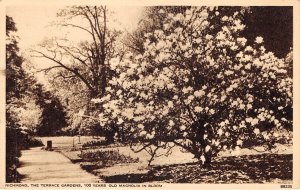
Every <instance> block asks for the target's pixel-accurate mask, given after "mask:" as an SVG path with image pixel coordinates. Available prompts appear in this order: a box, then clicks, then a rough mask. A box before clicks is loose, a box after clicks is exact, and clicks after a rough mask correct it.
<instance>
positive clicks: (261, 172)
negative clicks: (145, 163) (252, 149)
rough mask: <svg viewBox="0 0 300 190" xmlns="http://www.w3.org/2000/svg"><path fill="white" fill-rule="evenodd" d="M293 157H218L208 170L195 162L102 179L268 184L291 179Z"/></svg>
mask: <svg viewBox="0 0 300 190" xmlns="http://www.w3.org/2000/svg"><path fill="white" fill-rule="evenodd" d="M292 159H293V155H292V154H261V155H246V156H238V157H236V156H230V157H223V158H219V159H218V160H216V161H214V162H213V163H212V164H211V167H210V168H201V167H200V166H199V165H198V164H197V163H189V164H176V165H168V166H155V167H153V168H152V169H151V170H150V171H149V172H148V174H127V175H115V176H107V177H104V180H105V181H106V182H108V183H142V182H153V181H161V182H166V183H268V182H269V181H271V180H273V181H274V180H278V179H279V180H292V177H293V162H292Z"/></svg>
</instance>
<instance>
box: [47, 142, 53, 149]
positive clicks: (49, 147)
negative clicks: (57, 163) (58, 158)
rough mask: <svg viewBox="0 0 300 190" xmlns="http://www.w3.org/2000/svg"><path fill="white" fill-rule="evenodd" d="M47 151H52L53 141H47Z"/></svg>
mask: <svg viewBox="0 0 300 190" xmlns="http://www.w3.org/2000/svg"><path fill="white" fill-rule="evenodd" d="M46 150H52V141H47V147H46Z"/></svg>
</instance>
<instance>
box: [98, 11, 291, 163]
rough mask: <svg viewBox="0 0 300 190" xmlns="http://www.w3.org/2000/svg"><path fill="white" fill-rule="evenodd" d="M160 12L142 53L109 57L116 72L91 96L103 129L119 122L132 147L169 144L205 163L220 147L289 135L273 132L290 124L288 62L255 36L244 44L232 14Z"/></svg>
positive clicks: (236, 16) (262, 142)
mask: <svg viewBox="0 0 300 190" xmlns="http://www.w3.org/2000/svg"><path fill="white" fill-rule="evenodd" d="M159 14H162V15H164V16H163V17H162V18H163V20H162V23H163V29H162V30H155V31H154V32H153V33H148V34H146V35H145V37H144V47H145V51H144V53H142V54H139V55H137V56H133V55H132V54H127V55H126V56H124V57H123V58H122V60H117V59H115V60H112V61H111V69H113V70H115V71H116V72H117V73H118V77H114V78H112V79H111V80H110V81H109V84H110V86H109V87H107V88H106V95H105V96H104V97H103V98H101V99H94V102H95V103H97V104H101V105H102V109H101V110H100V114H99V121H100V125H101V126H102V127H104V128H105V127H111V126H119V129H121V130H122V131H123V133H119V136H120V137H121V138H122V137H124V139H127V140H130V141H131V142H132V141H134V142H140V143H141V144H142V146H141V147H139V149H135V150H136V151H141V150H147V151H148V152H149V153H150V154H151V155H155V154H156V152H157V150H158V149H159V148H167V149H169V148H171V147H172V146H173V145H176V146H180V147H182V148H183V149H184V150H186V151H188V152H190V153H192V154H194V155H195V157H196V158H197V159H199V160H200V161H201V162H202V163H205V164H209V163H210V162H211V159H212V157H213V156H216V155H217V154H218V153H219V152H220V151H221V150H225V149H238V148H240V147H253V146H254V145H258V144H260V145H267V147H269V148H271V147H272V145H273V144H274V143H275V142H277V140H279V139H288V138H290V137H289V136H287V135H286V136H284V135H285V134H286V133H280V131H282V130H291V129H292V78H291V76H289V75H288V73H287V71H288V69H290V68H291V65H290V64H291V62H290V63H289V64H287V63H285V61H284V59H279V58H277V57H275V56H274V54H273V53H272V52H267V51H266V50H265V48H264V46H263V43H264V42H263V38H262V37H257V38H256V40H255V42H253V43H252V45H248V44H250V43H247V39H245V38H243V37H242V36H241V35H240V33H241V31H243V29H244V28H245V25H243V24H242V22H241V20H240V19H239V18H240V14H241V13H240V12H239V11H237V12H235V13H233V14H232V15H221V14H220V13H219V12H218V10H217V8H213V7H192V8H190V9H187V10H186V11H185V13H184V14H181V13H179V14H176V15H174V14H172V13H167V12H165V11H164V10H161V11H159ZM211 18H214V22H210V21H211ZM216 20H217V22H216ZM216 29H217V30H216ZM246 44H247V45H246ZM152 158H153V156H152ZM152 158H151V160H150V161H152Z"/></svg>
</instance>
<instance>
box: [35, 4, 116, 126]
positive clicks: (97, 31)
mask: <svg viewBox="0 0 300 190" xmlns="http://www.w3.org/2000/svg"><path fill="white" fill-rule="evenodd" d="M109 14H110V13H109V11H108V10H107V8H106V7H105V6H72V7H68V8H66V9H63V10H61V11H59V12H58V14H57V16H58V17H59V18H61V20H60V21H58V24H57V25H58V26H60V27H62V28H72V29H75V30H76V31H77V32H79V33H80V32H82V35H83V36H84V38H83V39H82V40H79V42H72V41H71V40H68V39H66V38H65V39H57V38H56V39H50V40H46V41H45V42H44V43H42V44H41V48H40V49H39V50H37V49H35V50H33V56H35V57H41V58H45V59H47V60H50V61H51V62H53V63H55V65H54V66H52V67H49V68H46V69H43V71H45V72H49V71H51V70H55V72H52V74H53V75H54V77H55V78H57V79H58V78H59V79H61V80H64V81H65V82H64V83H74V84H76V86H84V88H83V89H85V90H86V92H83V91H82V90H81V91H82V94H81V95H80V96H82V95H87V97H88V99H89V100H90V99H91V98H95V97H102V96H103V94H104V93H105V88H106V87H107V81H108V80H110V79H111V77H112V75H113V74H114V72H113V71H111V70H109V68H110V67H109V65H110V62H111V59H112V58H114V57H116V55H117V53H118V52H117V51H116V47H117V38H118V37H119V35H120V32H119V31H117V30H114V29H110V25H109ZM55 75H56V76H55ZM74 88H76V87H74ZM72 93H77V94H78V91H77V90H76V89H74V91H72ZM68 101H70V103H72V102H73V101H74V97H71V98H68ZM76 101H77V100H76ZM83 102H85V101H84V100H83V101H82V103H83ZM89 103H90V101H87V105H85V106H83V108H84V114H81V115H95V114H97V112H96V111H95V110H96V109H97V108H95V107H93V106H91V105H90V104H89ZM80 104H81V103H80ZM79 111H81V110H76V111H75V110H74V111H73V113H72V114H71V115H72V117H71V118H74V120H76V119H78V118H77V117H81V116H80V115H79V114H78V113H79ZM91 122H92V121H91V120H90V119H89V118H86V117H83V118H82V120H81V122H80V123H81V124H80V127H81V128H87V127H89V126H91V125H93V123H91ZM94 123H95V122H94Z"/></svg>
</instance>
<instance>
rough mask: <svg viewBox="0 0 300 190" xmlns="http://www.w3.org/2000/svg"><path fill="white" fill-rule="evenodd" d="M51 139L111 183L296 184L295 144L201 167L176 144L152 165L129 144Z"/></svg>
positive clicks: (225, 156)
mask: <svg viewBox="0 0 300 190" xmlns="http://www.w3.org/2000/svg"><path fill="white" fill-rule="evenodd" d="M50 139H51V140H52V141H53V144H54V147H56V148H55V149H54V150H55V151H59V152H61V153H62V154H64V155H65V156H66V157H68V158H69V159H70V160H71V161H73V162H74V163H77V164H80V166H81V167H82V168H83V169H85V170H86V171H88V172H90V173H92V174H94V175H96V176H99V177H100V178H102V179H103V180H104V181H105V182H109V183H121V182H125V183H136V182H165V183H285V184H287V183H292V173H293V167H292V166H293V162H292V146H286V145H281V144H277V146H276V148H275V149H273V150H272V151H270V152H257V151H254V150H252V149H241V150H239V151H231V152H229V151H227V152H221V154H220V155H219V156H218V157H216V158H215V159H214V160H213V162H212V164H211V167H210V168H203V167H201V166H200V165H199V164H198V162H197V160H195V159H194V158H193V155H192V154H190V153H186V152H182V151H181V149H180V148H179V147H175V148H173V149H172V153H171V154H170V155H169V156H160V157H157V158H155V159H154V161H153V162H152V164H151V167H148V166H147V164H148V160H149V159H150V155H148V154H147V153H146V152H145V151H141V152H139V153H135V152H133V151H132V150H131V149H130V148H129V147H128V146H121V145H113V146H110V147H104V146H102V147H97V148H95V147H94V148H88V149H84V150H81V149H80V147H81V145H80V144H79V145H78V141H77V142H76V141H75V147H73V138H72V137H51V138H50ZM75 139H78V137H75ZM46 140H48V138H43V139H42V141H43V142H44V141H46ZM90 140H92V137H81V142H82V143H84V142H88V141H90ZM260 148H261V147H257V148H256V149H260ZM97 151H98V153H97ZM163 151H164V150H161V152H160V153H163ZM103 152H104V153H105V154H103ZM99 153H100V156H99V155H98V154H99ZM93 154H94V155H98V157H97V158H95V160H93V159H91V155H93ZM82 156H83V157H82ZM87 158H88V159H87Z"/></svg>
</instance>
